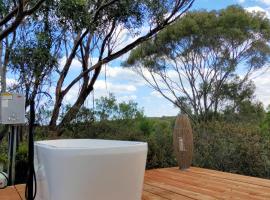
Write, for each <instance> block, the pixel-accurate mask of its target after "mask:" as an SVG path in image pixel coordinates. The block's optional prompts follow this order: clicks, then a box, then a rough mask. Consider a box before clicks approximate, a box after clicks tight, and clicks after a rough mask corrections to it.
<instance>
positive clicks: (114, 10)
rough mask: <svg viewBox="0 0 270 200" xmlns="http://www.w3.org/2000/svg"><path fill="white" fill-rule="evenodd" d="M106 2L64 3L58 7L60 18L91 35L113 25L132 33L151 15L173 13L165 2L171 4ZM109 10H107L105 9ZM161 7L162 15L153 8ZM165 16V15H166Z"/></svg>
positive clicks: (137, 0)
mask: <svg viewBox="0 0 270 200" xmlns="http://www.w3.org/2000/svg"><path fill="white" fill-rule="evenodd" d="M110 2H112V1H109V0H105V1H102V2H96V1H93V0H61V1H59V3H58V4H57V5H56V7H57V11H56V14H57V16H58V17H59V19H60V21H61V23H62V25H63V26H68V27H69V28H73V29H74V30H75V31H81V30H83V29H84V28H87V29H89V30H90V31H91V32H94V31H98V32H100V33H102V30H104V29H107V25H108V24H109V22H111V21H115V22H116V24H121V25H122V26H124V27H126V28H128V29H134V28H138V27H141V26H142V25H143V22H144V20H145V19H146V18H147V14H146V13H148V14H149V15H152V16H156V17H157V16H160V17H161V16H162V17H163V16H164V14H165V13H166V12H168V11H169V6H168V5H166V6H165V5H164V4H163V3H164V2H169V1H164V0H162V1H152V0H147V1H142V0H135V1H134V0H133V1H132V0H120V1H114V2H113V3H110ZM107 4H108V5H109V6H105V5H107ZM157 4H159V11H158V12H157V10H156V9H154V8H153V6H154V5H157ZM161 10H162V11H161ZM162 13H163V15H162Z"/></svg>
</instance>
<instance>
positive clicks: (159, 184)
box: [0, 167, 270, 200]
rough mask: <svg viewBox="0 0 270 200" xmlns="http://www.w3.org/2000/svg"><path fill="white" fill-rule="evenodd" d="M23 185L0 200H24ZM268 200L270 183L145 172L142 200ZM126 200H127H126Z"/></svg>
mask: <svg viewBox="0 0 270 200" xmlns="http://www.w3.org/2000/svg"><path fill="white" fill-rule="evenodd" d="M23 196H24V185H17V186H15V187H8V188H6V189H4V190H0V200H21V199H24V198H23ZM165 199H172V200H182V199H183V200H192V199H203V200H204V199H206V200H211V199H244V200H248V199H252V200H253V199H254V200H256V199H259V200H261V199H265V200H266V199H267V200H269V199H270V180H266V179H260V178H254V177H249V176H241V175H236V174H231V173H224V172H219V171H214V170H208V169H202V168H195V167H192V168H190V169H188V170H186V171H180V170H178V169H177V168H166V169H155V170H148V171H146V173H145V181H144V191H143V196H142V200H165ZM127 200H128V199H127Z"/></svg>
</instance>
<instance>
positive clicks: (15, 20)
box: [0, 0, 45, 41]
mask: <svg viewBox="0 0 270 200" xmlns="http://www.w3.org/2000/svg"><path fill="white" fill-rule="evenodd" d="M44 2H45V0H38V1H36V0H26V1H25V0H13V1H10V0H1V1H0V41H2V40H3V39H4V38H6V37H7V36H8V35H9V34H10V33H12V32H14V31H15V30H16V29H17V28H18V26H19V25H20V24H21V23H22V22H23V20H24V18H25V17H27V16H30V15H32V14H33V13H35V12H36V11H37V10H38V9H39V8H40V7H41V5H42V4H43V3H44Z"/></svg>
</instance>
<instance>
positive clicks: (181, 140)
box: [173, 115, 193, 170]
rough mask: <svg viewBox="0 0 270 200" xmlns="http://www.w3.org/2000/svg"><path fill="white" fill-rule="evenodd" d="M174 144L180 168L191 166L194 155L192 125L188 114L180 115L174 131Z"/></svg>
mask: <svg viewBox="0 0 270 200" xmlns="http://www.w3.org/2000/svg"><path fill="white" fill-rule="evenodd" d="M173 146H174V152H175V155H176V158H177V162H178V165H179V169H181V170H184V169H187V168H189V167H190V166H191V163H192V156H193V134H192V127H191V124H190V121H189V118H188V116H187V115H178V116H177V118H176V121H175V126H174V131H173Z"/></svg>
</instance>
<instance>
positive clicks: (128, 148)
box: [34, 139, 148, 154]
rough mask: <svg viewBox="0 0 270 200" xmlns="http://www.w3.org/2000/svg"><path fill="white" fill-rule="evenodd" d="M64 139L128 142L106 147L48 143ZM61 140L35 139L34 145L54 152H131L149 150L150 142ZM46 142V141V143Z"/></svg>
mask: <svg viewBox="0 0 270 200" xmlns="http://www.w3.org/2000/svg"><path fill="white" fill-rule="evenodd" d="M59 140H61V141H63V140H69V141H72V140H76V141H79V140H84V141H85V140H89V141H92V142H94V141H99V142H120V143H127V144H126V145H121V146H109V147H106V146H105V145H103V146H99V147H92V148H91V147H85V146H81V147H79V146H76V147H67V146H65V147H61V146H55V145H52V144H48V143H47V142H55V141H59ZM59 140H40V141H35V143H34V145H35V148H42V149H44V150H48V151H53V152H66V153H67V152H72V151H73V152H81V153H82V152H89V153H90V152H91V154H96V153H131V152H138V151H147V150H148V143H147V142H138V141H125V140H103V139H59ZM44 142H46V143H47V144H46V143H44Z"/></svg>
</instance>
